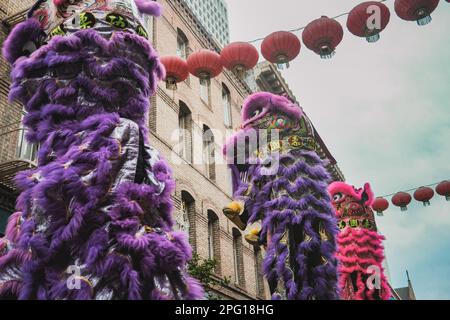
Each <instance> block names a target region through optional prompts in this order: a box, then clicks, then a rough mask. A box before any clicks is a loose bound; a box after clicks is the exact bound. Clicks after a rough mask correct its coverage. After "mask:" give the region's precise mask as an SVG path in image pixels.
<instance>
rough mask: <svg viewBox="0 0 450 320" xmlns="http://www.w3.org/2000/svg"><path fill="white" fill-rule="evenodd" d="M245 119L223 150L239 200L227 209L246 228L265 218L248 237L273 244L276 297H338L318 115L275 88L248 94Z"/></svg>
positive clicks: (268, 268) (269, 252)
mask: <svg viewBox="0 0 450 320" xmlns="http://www.w3.org/2000/svg"><path fill="white" fill-rule="evenodd" d="M242 122H243V123H242V126H241V130H240V131H238V132H237V133H236V134H235V135H234V136H233V137H231V139H230V141H229V142H228V143H227V145H226V146H225V150H224V151H225V155H226V157H227V161H228V163H229V166H230V168H231V170H232V173H233V174H232V177H233V189H234V200H235V201H234V202H232V203H231V204H229V205H228V206H227V207H225V208H224V209H223V211H224V214H225V215H226V216H227V217H228V218H229V219H230V220H231V221H233V222H234V223H235V224H236V225H237V226H238V227H239V228H240V229H241V230H245V228H246V226H247V225H248V224H251V223H254V222H256V221H260V222H261V230H260V231H259V230H252V231H251V232H250V233H249V234H247V235H246V237H245V238H246V240H247V241H249V242H250V243H252V244H254V245H264V246H265V247H266V257H265V259H264V263H263V271H264V274H265V276H266V278H267V280H268V282H269V287H270V291H271V294H272V299H276V300H278V299H287V300H328V299H337V298H338V294H337V259H336V257H335V253H336V234H337V232H338V229H337V225H336V217H335V215H334V212H333V207H332V206H331V199H330V196H329V194H328V192H327V186H328V183H329V181H330V176H329V174H328V172H327V170H326V168H325V163H324V161H322V159H321V158H320V157H319V156H318V155H317V153H316V145H315V139H314V132H313V127H312V125H311V123H310V122H309V120H308V119H307V118H306V116H305V115H304V114H303V112H302V109H301V108H300V107H299V106H298V105H296V104H294V103H292V102H291V101H289V99H287V98H285V97H282V96H277V95H274V94H271V93H268V92H260V93H255V94H253V95H251V96H249V97H248V98H247V100H246V101H245V102H244V106H243V108H242ZM252 136H254V137H256V138H257V139H252V138H251V137H252ZM248 138H250V139H248ZM247 151H248V152H247ZM277 164H278V165H277Z"/></svg>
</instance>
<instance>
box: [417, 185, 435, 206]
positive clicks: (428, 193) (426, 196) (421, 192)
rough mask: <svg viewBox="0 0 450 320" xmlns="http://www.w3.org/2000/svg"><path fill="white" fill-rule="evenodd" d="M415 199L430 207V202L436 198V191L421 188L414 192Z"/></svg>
mask: <svg viewBox="0 0 450 320" xmlns="http://www.w3.org/2000/svg"><path fill="white" fill-rule="evenodd" d="M413 196H414V199H416V200H417V201H420V202H422V203H423V205H424V206H429V205H430V200H431V198H433V196H434V191H433V189H431V188H428V187H420V188H418V189H417V190H416V191H414V195H413Z"/></svg>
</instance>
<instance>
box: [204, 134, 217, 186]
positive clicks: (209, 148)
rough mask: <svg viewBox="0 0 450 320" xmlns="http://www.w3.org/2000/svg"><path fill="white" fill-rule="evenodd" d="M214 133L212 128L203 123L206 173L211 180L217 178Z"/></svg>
mask: <svg viewBox="0 0 450 320" xmlns="http://www.w3.org/2000/svg"><path fill="white" fill-rule="evenodd" d="M214 149H215V144H214V134H213V132H212V131H211V129H210V128H209V127H208V126H206V125H203V155H204V156H203V160H204V161H205V164H206V174H207V175H208V178H210V179H211V180H214V181H215V180H216V164H215V150H214Z"/></svg>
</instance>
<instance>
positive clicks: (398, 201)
mask: <svg viewBox="0 0 450 320" xmlns="http://www.w3.org/2000/svg"><path fill="white" fill-rule="evenodd" d="M411 200H412V199H411V195H410V194H409V193H406V192H397V193H396V194H395V195H394V196H393V197H392V200H391V201H392V204H393V205H394V206H397V207H400V209H401V210H402V211H406V210H408V207H407V206H408V204H410V203H411Z"/></svg>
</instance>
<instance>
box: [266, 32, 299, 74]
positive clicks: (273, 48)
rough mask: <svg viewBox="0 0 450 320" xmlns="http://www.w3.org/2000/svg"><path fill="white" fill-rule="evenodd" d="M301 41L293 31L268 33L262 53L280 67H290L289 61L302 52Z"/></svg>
mask: <svg viewBox="0 0 450 320" xmlns="http://www.w3.org/2000/svg"><path fill="white" fill-rule="evenodd" d="M300 48H301V43H300V40H299V39H298V37H297V36H296V35H295V34H293V33H292V32H287V31H277V32H274V33H272V34H270V35H268V36H267V37H266V38H265V39H264V41H263V42H262V44H261V53H262V55H263V57H264V59H266V60H267V61H269V62H272V63H275V64H276V65H277V66H278V67H279V68H280V69H282V68H284V67H289V62H290V61H292V60H294V59H295V58H296V57H297V56H298V54H299V53H300Z"/></svg>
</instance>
